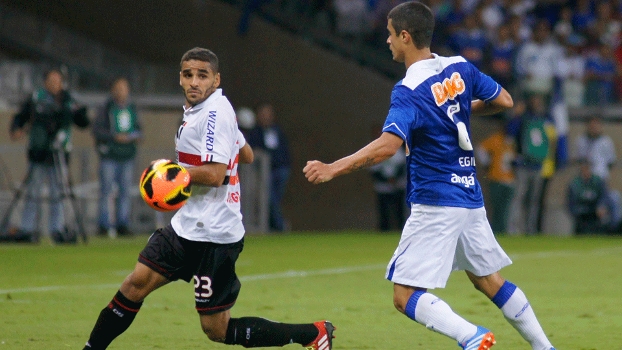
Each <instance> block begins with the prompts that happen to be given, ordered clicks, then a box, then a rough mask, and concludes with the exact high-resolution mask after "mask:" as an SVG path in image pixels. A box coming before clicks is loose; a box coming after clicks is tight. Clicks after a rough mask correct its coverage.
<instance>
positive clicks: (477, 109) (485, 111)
mask: <svg viewBox="0 0 622 350" xmlns="http://www.w3.org/2000/svg"><path fill="white" fill-rule="evenodd" d="M512 106H514V101H513V100H512V96H510V93H509V92H507V91H506V90H505V89H504V88H501V92H500V93H499V96H497V97H496V98H495V99H494V100H492V101H490V103H488V104H487V103H485V102H484V101H482V100H474V101H471V115H472V116H476V117H479V116H484V115H491V114H496V113H499V112H503V111H504V110H506V109H510V108H512Z"/></svg>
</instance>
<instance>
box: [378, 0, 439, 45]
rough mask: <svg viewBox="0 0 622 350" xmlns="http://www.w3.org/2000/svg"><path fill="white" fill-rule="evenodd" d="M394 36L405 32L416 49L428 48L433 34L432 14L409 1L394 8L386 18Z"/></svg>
mask: <svg viewBox="0 0 622 350" xmlns="http://www.w3.org/2000/svg"><path fill="white" fill-rule="evenodd" d="M387 19H390V20H391V24H392V25H393V29H394V30H395V33H396V34H399V33H400V32H401V31H402V30H405V31H407V32H408V34H410V36H411V37H412V38H413V42H414V44H415V46H416V47H417V48H418V49H423V48H426V47H430V44H431V43H432V35H433V34H434V14H432V10H430V8H429V7H427V6H426V5H424V4H422V3H420V2H418V1H409V2H405V3H403V4H399V5H397V6H395V7H394V8H393V9H392V10H391V11H390V12H389V15H388V16H387Z"/></svg>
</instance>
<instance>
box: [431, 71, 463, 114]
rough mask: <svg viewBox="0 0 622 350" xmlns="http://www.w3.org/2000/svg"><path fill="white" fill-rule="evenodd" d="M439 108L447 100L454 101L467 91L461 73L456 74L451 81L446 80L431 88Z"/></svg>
mask: <svg viewBox="0 0 622 350" xmlns="http://www.w3.org/2000/svg"><path fill="white" fill-rule="evenodd" d="M430 88H431V89H432V95H433V96H434V101H435V102H436V105H437V106H442V105H443V103H445V102H447V100H453V99H455V98H456V96H458V95H460V94H461V93H463V92H464V90H465V85H464V80H462V77H461V76H460V73H458V72H454V73H453V74H452V75H451V77H450V78H449V79H447V78H445V80H443V83H434V84H432V86H431V87H430Z"/></svg>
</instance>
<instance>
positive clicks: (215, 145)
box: [201, 108, 238, 164]
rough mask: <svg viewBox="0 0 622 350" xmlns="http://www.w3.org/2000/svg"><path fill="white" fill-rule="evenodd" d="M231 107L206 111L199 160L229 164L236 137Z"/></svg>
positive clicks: (235, 126)
mask: <svg viewBox="0 0 622 350" xmlns="http://www.w3.org/2000/svg"><path fill="white" fill-rule="evenodd" d="M232 111H233V109H231V111H229V109H227V108H218V109H217V110H215V111H214V110H211V111H209V112H208V115H207V118H206V120H205V121H204V125H203V136H202V139H203V140H202V141H203V142H202V145H203V146H202V150H201V160H202V161H203V162H205V163H209V162H214V163H222V164H229V161H230V159H231V158H232V156H233V154H232V152H233V147H232V146H231V145H233V144H235V143H236V142H237V139H238V133H237V130H238V128H237V125H236V122H235V114H233V112H232Z"/></svg>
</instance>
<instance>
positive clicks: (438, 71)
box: [383, 55, 501, 208]
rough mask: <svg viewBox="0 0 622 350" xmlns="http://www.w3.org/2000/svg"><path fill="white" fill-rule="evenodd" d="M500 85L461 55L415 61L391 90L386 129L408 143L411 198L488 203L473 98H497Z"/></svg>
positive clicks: (464, 205) (450, 203) (425, 201)
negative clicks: (479, 168) (479, 169)
mask: <svg viewBox="0 0 622 350" xmlns="http://www.w3.org/2000/svg"><path fill="white" fill-rule="evenodd" d="M500 92H501V86H500V85H499V84H497V83H496V82H495V81H494V80H492V78H490V77H489V76H487V75H485V74H483V73H482V72H480V71H479V70H478V69H477V68H475V66H473V65H472V64H471V63H469V62H467V61H466V60H465V59H464V58H463V57H461V56H455V57H441V56H437V55H434V58H432V59H428V60H423V61H419V62H416V63H414V64H412V65H411V66H410V67H409V68H408V71H407V72H406V77H404V79H403V80H401V81H400V82H398V83H397V84H396V85H395V87H394V88H393V93H392V94H391V108H390V110H389V115H388V116H387V120H386V121H385V124H384V128H383V131H384V132H390V133H393V134H395V135H397V136H399V137H400V138H402V139H403V140H404V142H405V144H406V150H407V154H408V156H407V158H406V159H407V167H408V185H407V188H406V190H407V198H408V201H409V202H411V203H418V204H427V205H437V206H449V207H462V208H479V207H482V206H483V205H484V200H483V197H482V191H481V188H480V186H479V183H478V181H477V178H476V174H475V158H474V154H473V145H472V144H471V136H470V122H469V116H470V115H471V100H474V99H480V100H483V101H485V102H488V101H491V100H493V99H495V98H496V97H497V96H498V95H499V93H500Z"/></svg>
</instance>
